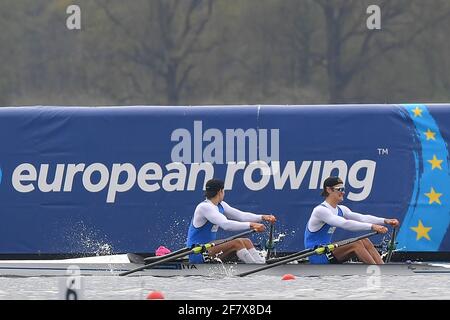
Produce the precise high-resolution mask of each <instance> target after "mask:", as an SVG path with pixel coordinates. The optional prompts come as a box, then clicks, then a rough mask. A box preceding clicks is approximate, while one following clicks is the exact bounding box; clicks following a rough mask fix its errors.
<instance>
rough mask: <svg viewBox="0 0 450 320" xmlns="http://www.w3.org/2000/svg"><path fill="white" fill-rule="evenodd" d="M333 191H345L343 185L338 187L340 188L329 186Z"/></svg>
mask: <svg viewBox="0 0 450 320" xmlns="http://www.w3.org/2000/svg"><path fill="white" fill-rule="evenodd" d="M331 189H333V190H334V191H339V192H345V187H340V188H331Z"/></svg>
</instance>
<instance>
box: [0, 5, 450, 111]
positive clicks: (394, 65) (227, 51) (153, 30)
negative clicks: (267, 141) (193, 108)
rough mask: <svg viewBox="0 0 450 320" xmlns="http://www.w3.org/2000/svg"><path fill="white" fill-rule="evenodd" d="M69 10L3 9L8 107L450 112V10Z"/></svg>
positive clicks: (2, 69)
mask: <svg viewBox="0 0 450 320" xmlns="http://www.w3.org/2000/svg"><path fill="white" fill-rule="evenodd" d="M71 4H72V1H70V0H59V1H56V0H51V1H48V0H22V1H16V0H3V1H2V2H0V61H1V64H0V74H1V75H2V76H1V77H0V105H1V106H16V105H91V106H95V105H218V104H318V103H322V104H325V103H408V102H414V103H419V102H449V101H450V90H449V85H450V46H449V43H450V41H449V40H450V36H449V32H448V30H450V19H449V18H450V2H449V1H447V0H428V1H423V0H367V1H366V0H280V1H275V0H133V1H128V2H125V1H121V0H81V1H77V5H78V6H79V7H80V9H81V10H80V12H81V29H80V30H69V29H68V28H67V26H66V20H67V18H68V14H67V13H66V8H67V7H68V6H69V5H71ZM374 4H375V5H377V6H378V7H379V8H380V12H381V19H380V22H381V25H380V26H381V28H380V29H375V30H370V29H368V28H367V24H366V22H367V19H368V18H369V14H368V13H367V8H368V7H369V6H370V5H374Z"/></svg>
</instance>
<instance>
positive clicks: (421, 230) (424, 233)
mask: <svg viewBox="0 0 450 320" xmlns="http://www.w3.org/2000/svg"><path fill="white" fill-rule="evenodd" d="M411 229H412V230H414V232H416V233H417V237H416V240H420V239H422V238H425V239H427V240H431V239H430V236H429V235H428V232H430V230H431V229H433V228H432V227H425V226H424V225H423V224H422V220H419V225H418V226H417V227H411Z"/></svg>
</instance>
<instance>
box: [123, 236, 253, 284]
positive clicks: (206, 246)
mask: <svg viewBox="0 0 450 320" xmlns="http://www.w3.org/2000/svg"><path fill="white" fill-rule="evenodd" d="M253 232H255V230H254V229H251V230H247V231H245V232H242V233H239V234H236V235H234V236H231V237H229V238H226V239H223V240H218V241H216V242H212V243H207V244H204V245H201V246H196V247H194V248H192V249H189V250H188V251H187V252H181V253H179V254H176V255H172V256H170V257H164V258H162V259H160V260H158V261H155V262H153V263H149V264H146V265H143V266H140V267H138V268H135V269H132V270H128V271H125V272H122V273H120V274H119V276H126V275H129V274H131V273H135V272H138V271H141V270H144V269H147V268H151V267H154V266H156V265H158V264H162V263H164V262H169V261H172V260H176V259H178V258H181V257H184V256H185V255H187V254H191V253H202V252H203V250H205V249H209V248H211V247H214V246H216V245H219V244H222V243H225V242H228V241H231V240H234V239H237V238H240V237H243V236H246V235H248V234H250V233H253Z"/></svg>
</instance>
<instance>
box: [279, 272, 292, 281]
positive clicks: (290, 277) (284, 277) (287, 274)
mask: <svg viewBox="0 0 450 320" xmlns="http://www.w3.org/2000/svg"><path fill="white" fill-rule="evenodd" d="M281 280H295V276H294V275H293V274H290V273H286V274H285V275H284V276H283V277H282V278H281Z"/></svg>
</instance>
